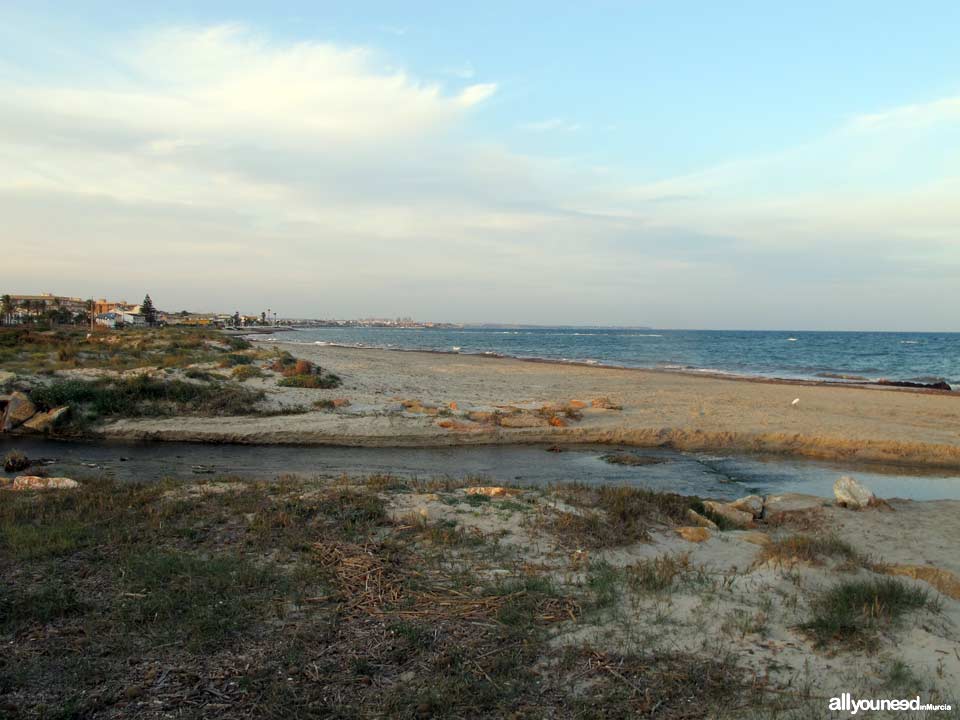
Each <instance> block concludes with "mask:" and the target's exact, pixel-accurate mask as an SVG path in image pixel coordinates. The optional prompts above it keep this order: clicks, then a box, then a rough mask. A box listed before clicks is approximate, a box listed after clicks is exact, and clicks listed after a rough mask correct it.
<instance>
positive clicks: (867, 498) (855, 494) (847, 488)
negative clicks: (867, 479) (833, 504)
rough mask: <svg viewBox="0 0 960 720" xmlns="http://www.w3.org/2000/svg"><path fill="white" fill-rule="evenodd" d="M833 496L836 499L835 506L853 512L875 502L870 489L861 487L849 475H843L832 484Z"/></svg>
mask: <svg viewBox="0 0 960 720" xmlns="http://www.w3.org/2000/svg"><path fill="white" fill-rule="evenodd" d="M833 494H834V496H835V497H836V498H837V505H839V506H840V507H845V508H851V509H854V510H856V509H859V508H864V507H868V506H870V505H873V504H874V503H875V502H876V496H875V495H874V494H873V492H872V491H871V490H870V488H868V487H866V486H864V485H861V484H860V483H858V482H857V481H856V480H854V479H853V478H852V477H850V476H849V475H844V476H843V477H841V478H839V479H838V480H837V481H836V482H835V483H834V484H833Z"/></svg>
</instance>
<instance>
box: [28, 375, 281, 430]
mask: <svg viewBox="0 0 960 720" xmlns="http://www.w3.org/2000/svg"><path fill="white" fill-rule="evenodd" d="M263 397H264V395H263V393H262V392H255V391H252V390H247V389H245V388H241V387H238V386H234V385H222V384H219V383H217V384H211V385H199V384H197V383H190V382H185V381H183V380H155V379H153V378H150V377H147V376H146V375H138V376H136V377H133V378H127V379H124V380H95V381H92V382H87V381H84V380H62V381H57V382H53V383H50V384H49V385H45V386H42V387H38V388H36V389H35V390H34V391H33V392H31V399H32V400H33V401H34V402H35V403H36V404H37V405H38V406H40V407H41V408H44V409H46V408H54V407H59V406H61V405H70V406H71V407H74V408H76V407H80V408H83V409H84V410H85V411H86V414H87V417H88V419H91V420H92V419H96V418H101V417H117V416H121V417H137V416H151V415H153V416H156V415H171V414H176V413H178V412H192V413H196V414H201V415H249V414H251V411H252V409H253V406H254V405H255V404H256V403H257V401H259V400H261V399H263ZM73 415H74V416H80V415H81V414H80V413H74V414H73Z"/></svg>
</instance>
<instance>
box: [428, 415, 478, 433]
mask: <svg viewBox="0 0 960 720" xmlns="http://www.w3.org/2000/svg"><path fill="white" fill-rule="evenodd" d="M436 424H437V427H442V428H444V429H445V430H455V431H457V432H484V431H487V430H489V428H486V427H484V426H483V425H478V424H477V423H473V422H461V421H460V420H451V419H449V418H447V419H445V420H437V422H436Z"/></svg>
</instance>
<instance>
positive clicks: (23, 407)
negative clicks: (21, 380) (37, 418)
mask: <svg viewBox="0 0 960 720" xmlns="http://www.w3.org/2000/svg"><path fill="white" fill-rule="evenodd" d="M36 412H37V406H36V405H34V404H33V402H31V400H30V398H29V397H27V396H26V395H25V394H24V393H22V392H19V391H17V392H15V393H13V394H11V395H10V401H9V402H8V403H7V409H6V411H5V412H4V413H3V430H4V432H7V431H9V430H13V429H14V428H15V427H17V426H18V425H21V424H23V423H24V422H26V421H27V420H29V419H30V418H32V417H33V416H34V415H35V414H36Z"/></svg>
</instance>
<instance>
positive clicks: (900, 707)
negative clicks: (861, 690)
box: [829, 693, 953, 715]
mask: <svg viewBox="0 0 960 720" xmlns="http://www.w3.org/2000/svg"><path fill="white" fill-rule="evenodd" d="M829 707H830V710H831V711H832V712H842V711H844V710H845V711H847V712H849V713H850V714H851V715H856V714H857V713H860V712H879V711H881V710H888V711H890V710H893V711H907V710H911V711H917V710H924V711H926V710H932V711H938V710H946V711H950V710H952V709H953V707H952V706H950V705H934V704H932V703H925V702H923V701H922V700H921V699H920V696H919V695H917V697H915V698H913V699H911V700H907V699H905V698H901V699H892V698H880V699H878V698H870V699H855V698H854V697H853V696H852V695H851V694H850V693H843V694H842V695H840V697H833V698H830V706H829Z"/></svg>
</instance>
